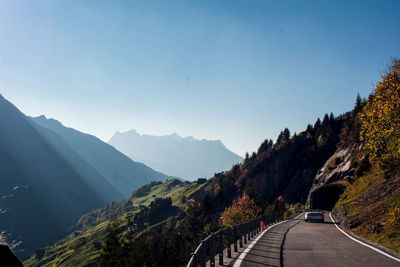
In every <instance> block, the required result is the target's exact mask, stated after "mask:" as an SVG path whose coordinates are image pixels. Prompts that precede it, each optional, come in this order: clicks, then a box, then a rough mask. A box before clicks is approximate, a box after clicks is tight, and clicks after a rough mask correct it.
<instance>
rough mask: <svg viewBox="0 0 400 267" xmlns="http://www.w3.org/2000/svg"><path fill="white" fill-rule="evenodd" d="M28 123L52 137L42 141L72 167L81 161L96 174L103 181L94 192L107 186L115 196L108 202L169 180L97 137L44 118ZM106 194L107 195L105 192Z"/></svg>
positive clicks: (37, 118)
mask: <svg viewBox="0 0 400 267" xmlns="http://www.w3.org/2000/svg"><path fill="white" fill-rule="evenodd" d="M31 120H32V121H34V122H35V123H36V124H38V125H39V126H41V128H42V129H43V128H44V129H45V130H47V131H50V132H51V133H52V134H51V133H46V138H47V139H48V140H49V142H50V143H52V144H53V145H54V146H55V147H57V149H58V150H59V151H60V153H62V154H63V155H65V157H66V158H68V160H69V162H71V163H72V165H73V166H80V165H82V163H81V161H84V162H85V165H86V166H87V165H89V166H91V167H92V168H93V169H94V170H96V172H97V175H98V176H99V177H101V178H102V179H103V180H104V183H102V185H99V186H97V188H103V186H105V185H107V184H108V185H109V186H110V191H111V189H114V190H116V191H117V192H118V193H117V194H113V195H112V196H113V197H112V200H118V201H119V200H121V199H122V197H124V198H128V197H129V196H130V194H131V193H132V191H133V190H135V189H136V188H138V187H140V186H142V185H144V184H147V183H149V182H151V181H160V180H165V179H166V178H169V177H168V176H167V175H164V174H162V173H159V172H156V171H154V170H153V169H151V168H149V167H147V166H146V165H144V164H143V163H139V162H134V161H132V160H131V159H130V158H128V157H127V156H125V155H124V154H122V153H121V152H119V151H118V150H117V149H115V148H114V147H112V146H111V145H109V144H107V143H104V142H103V141H101V140H100V139H98V138H97V137H95V136H92V135H89V134H85V133H82V132H79V131H77V130H75V129H72V128H68V127H65V126H63V125H62V124H61V123H60V122H59V121H57V120H54V119H46V117H45V116H39V117H36V118H31ZM42 132H45V131H42ZM60 138H61V139H62V140H63V141H64V142H65V143H66V144H67V145H68V146H69V147H71V148H72V149H73V150H74V153H76V154H77V155H78V156H79V158H80V160H77V159H76V156H74V155H72V154H67V153H65V149H66V146H65V145H60V142H59V139H60ZM93 182H95V181H93ZM106 189H107V187H106ZM107 194H111V193H110V192H107Z"/></svg>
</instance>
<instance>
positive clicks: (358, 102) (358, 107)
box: [353, 94, 363, 114]
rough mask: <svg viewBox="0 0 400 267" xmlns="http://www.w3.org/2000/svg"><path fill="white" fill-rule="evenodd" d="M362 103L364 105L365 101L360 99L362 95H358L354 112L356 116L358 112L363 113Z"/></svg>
mask: <svg viewBox="0 0 400 267" xmlns="http://www.w3.org/2000/svg"><path fill="white" fill-rule="evenodd" d="M362 103H363V101H362V99H361V97H360V94H357V98H356V103H355V104H354V110H353V113H354V114H357V113H358V112H360V111H361V109H362Z"/></svg>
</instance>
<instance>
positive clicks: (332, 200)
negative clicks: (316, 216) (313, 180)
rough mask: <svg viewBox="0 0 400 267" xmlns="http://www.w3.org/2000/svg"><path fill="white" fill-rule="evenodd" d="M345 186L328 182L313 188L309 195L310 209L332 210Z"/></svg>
mask: <svg viewBox="0 0 400 267" xmlns="http://www.w3.org/2000/svg"><path fill="white" fill-rule="evenodd" d="M344 189H345V187H344V186H343V185H339V184H328V185H325V186H322V187H320V188H318V189H317V190H315V191H314V192H313V193H312V194H311V196H310V207H311V209H320V210H332V209H333V207H334V206H335V204H336V202H337V201H338V200H339V197H340V195H341V194H342V193H343V192H344Z"/></svg>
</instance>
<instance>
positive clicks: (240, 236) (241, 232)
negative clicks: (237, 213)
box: [238, 224, 243, 248]
mask: <svg viewBox="0 0 400 267" xmlns="http://www.w3.org/2000/svg"><path fill="white" fill-rule="evenodd" d="M238 227H239V240H240V241H239V245H240V247H241V248H242V247H243V240H242V239H243V238H242V234H243V229H242V225H241V224H239V226H238Z"/></svg>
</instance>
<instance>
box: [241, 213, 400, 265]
mask: <svg viewBox="0 0 400 267" xmlns="http://www.w3.org/2000/svg"><path fill="white" fill-rule="evenodd" d="M249 248H250V247H249ZM240 258H241V259H239V260H237V261H236V262H235V264H234V266H241V267H253V266H276V267H280V266H341V267H345V266H351V267H355V266H385V267H391V266H397V267H399V266H400V262H398V261H396V260H394V259H391V258H389V257H387V256H385V255H382V254H380V253H378V252H376V251H374V250H372V249H371V248H368V247H366V246H363V245H361V244H359V243H357V242H356V241H354V240H351V239H350V238H349V237H347V236H346V235H344V234H343V233H341V232H340V231H339V230H338V229H337V228H336V226H335V224H334V223H333V222H332V220H331V218H329V214H327V213H325V223H306V222H304V220H303V215H301V216H300V217H298V218H295V219H292V220H288V221H286V222H284V223H281V224H279V225H276V226H274V227H273V228H270V229H269V230H268V231H266V232H265V233H263V235H262V236H261V237H260V238H259V239H258V241H257V242H256V243H255V244H254V245H253V246H252V247H251V248H250V249H249V250H248V251H247V254H245V256H244V254H243V255H242V256H241V257H240Z"/></svg>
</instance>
